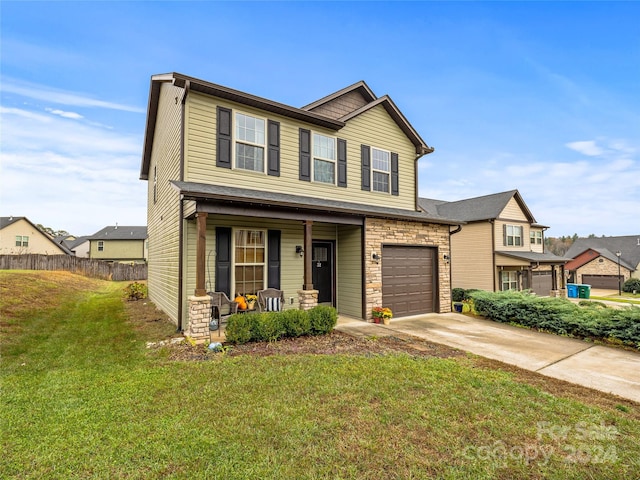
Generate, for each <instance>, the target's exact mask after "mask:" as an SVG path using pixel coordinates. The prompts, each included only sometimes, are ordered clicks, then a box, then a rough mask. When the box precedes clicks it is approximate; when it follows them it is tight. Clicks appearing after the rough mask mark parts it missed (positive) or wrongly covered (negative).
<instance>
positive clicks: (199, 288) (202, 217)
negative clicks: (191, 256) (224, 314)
mask: <svg viewBox="0 0 640 480" xmlns="http://www.w3.org/2000/svg"><path fill="white" fill-rule="evenodd" d="M207 217H208V214H207V213H204V212H198V213H196V222H197V226H198V240H197V244H196V246H197V253H196V290H195V292H194V295H195V296H196V297H203V296H205V295H206V294H207V290H206V289H205V284H204V278H205V275H204V274H205V264H206V261H205V260H206V256H207V254H206V251H207Z"/></svg>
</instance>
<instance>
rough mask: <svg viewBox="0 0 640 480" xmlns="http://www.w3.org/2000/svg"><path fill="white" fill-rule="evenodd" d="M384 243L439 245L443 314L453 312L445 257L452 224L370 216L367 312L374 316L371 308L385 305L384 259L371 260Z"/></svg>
mask: <svg viewBox="0 0 640 480" xmlns="http://www.w3.org/2000/svg"><path fill="white" fill-rule="evenodd" d="M382 245H420V246H424V247H437V258H436V261H437V263H438V279H437V283H438V285H437V288H438V304H439V310H438V312H439V313H448V312H450V311H451V268H450V267H451V265H450V263H449V262H445V261H444V260H443V258H444V255H448V256H450V255H451V252H450V248H449V225H438V224H433V223H418V222H406V221H401V220H382V219H376V218H367V219H366V221H365V249H364V252H365V253H364V256H365V262H364V264H365V278H366V291H365V295H366V311H365V312H364V313H365V317H366V318H367V320H370V319H371V309H372V308H373V307H381V306H382V262H381V263H376V262H374V261H373V260H371V253H372V252H377V253H378V254H381V253H382Z"/></svg>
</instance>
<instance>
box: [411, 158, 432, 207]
mask: <svg viewBox="0 0 640 480" xmlns="http://www.w3.org/2000/svg"><path fill="white" fill-rule="evenodd" d="M434 150H435V148H433V147H426V148H425V147H421V148H420V149H419V150H418V149H417V148H416V160H415V162H414V163H413V183H414V185H413V191H414V192H415V195H414V196H413V198H414V199H415V205H414V208H415V209H416V212H419V211H420V206H419V205H418V197H419V196H420V195H419V194H418V187H419V185H418V160H420V159H421V158H422V157H424V156H425V155H429V154H430V153H433V152H434Z"/></svg>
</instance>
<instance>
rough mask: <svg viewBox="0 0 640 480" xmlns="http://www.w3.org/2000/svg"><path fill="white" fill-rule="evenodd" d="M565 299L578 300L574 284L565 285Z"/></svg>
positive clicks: (576, 288)
mask: <svg viewBox="0 0 640 480" xmlns="http://www.w3.org/2000/svg"><path fill="white" fill-rule="evenodd" d="M567 297H569V298H578V285H576V284H575V283H567Z"/></svg>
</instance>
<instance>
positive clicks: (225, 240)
mask: <svg viewBox="0 0 640 480" xmlns="http://www.w3.org/2000/svg"><path fill="white" fill-rule="evenodd" d="M216 292H224V293H226V294H227V296H228V297H231V228H229V227H216Z"/></svg>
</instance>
